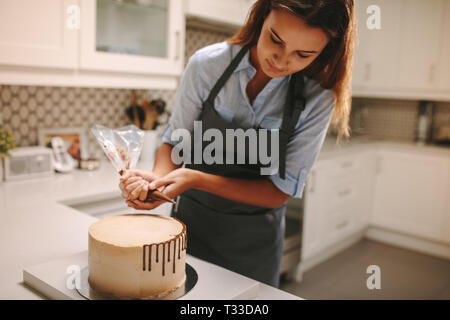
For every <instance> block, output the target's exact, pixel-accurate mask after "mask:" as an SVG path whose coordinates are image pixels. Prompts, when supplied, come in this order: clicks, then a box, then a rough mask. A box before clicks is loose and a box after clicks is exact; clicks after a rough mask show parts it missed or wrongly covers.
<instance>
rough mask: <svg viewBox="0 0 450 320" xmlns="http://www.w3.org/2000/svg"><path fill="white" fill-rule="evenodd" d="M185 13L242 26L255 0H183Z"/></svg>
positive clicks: (214, 21) (211, 20) (215, 21)
mask: <svg viewBox="0 0 450 320" xmlns="http://www.w3.org/2000/svg"><path fill="white" fill-rule="evenodd" d="M185 1H186V8H185V9H186V11H185V12H186V15H187V16H188V17H195V18H200V19H203V20H206V21H209V22H213V23H219V24H226V25H230V26H242V25H243V24H244V22H245V19H246V17H247V14H248V12H249V10H250V8H251V6H252V5H253V4H254V3H255V2H256V0H226V1H224V0H185Z"/></svg>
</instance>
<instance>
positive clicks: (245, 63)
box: [233, 45, 291, 85]
mask: <svg viewBox="0 0 450 320" xmlns="http://www.w3.org/2000/svg"><path fill="white" fill-rule="evenodd" d="M241 48H242V47H241V46H238V45H233V57H235V56H236V55H237V54H238V52H239V50H240V49H241ZM246 69H249V70H252V72H256V69H255V67H253V66H252V64H251V63H250V50H248V51H247V52H246V53H245V55H244V57H242V60H241V61H240V62H239V64H238V65H237V67H236V69H234V71H233V73H234V72H239V71H241V70H246ZM290 79H291V75H288V76H285V77H280V78H272V79H271V80H270V83H273V84H274V85H276V84H278V83H280V82H282V81H283V80H288V81H289V80H290Z"/></svg>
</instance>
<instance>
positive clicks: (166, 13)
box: [80, 0, 185, 75]
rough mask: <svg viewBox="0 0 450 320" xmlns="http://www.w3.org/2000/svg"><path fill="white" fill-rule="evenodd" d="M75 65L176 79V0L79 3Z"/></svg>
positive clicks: (179, 43)
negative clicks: (78, 59)
mask: <svg viewBox="0 0 450 320" xmlns="http://www.w3.org/2000/svg"><path fill="white" fill-rule="evenodd" d="M81 17H82V18H81V25H82V28H81V38H80V39H81V48H80V54H81V57H80V67H81V69H87V70H100V71H113V72H122V73H137V74H161V75H180V74H181V73H182V70H183V57H184V54H183V52H184V32H185V31H184V29H185V28H184V22H183V7H182V2H181V1H179V0H153V1H147V0H136V1H135V2H123V3H120V2H117V1H111V0H96V1H93V0H81Z"/></svg>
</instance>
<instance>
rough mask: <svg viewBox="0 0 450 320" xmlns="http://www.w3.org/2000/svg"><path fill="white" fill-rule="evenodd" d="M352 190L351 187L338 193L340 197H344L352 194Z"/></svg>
mask: <svg viewBox="0 0 450 320" xmlns="http://www.w3.org/2000/svg"><path fill="white" fill-rule="evenodd" d="M351 192H352V190H351V189H346V190H343V191H340V192H339V193H338V195H339V197H344V196H346V195H348V194H350V193H351Z"/></svg>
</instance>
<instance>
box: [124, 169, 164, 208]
mask: <svg viewBox="0 0 450 320" xmlns="http://www.w3.org/2000/svg"><path fill="white" fill-rule="evenodd" d="M158 178H159V177H158V176H157V175H156V174H154V173H153V172H151V171H144V170H127V171H125V172H124V174H123V175H122V176H121V177H120V184H119V188H120V190H122V198H124V199H127V200H136V199H139V200H141V201H145V199H147V194H148V184H149V183H150V182H152V181H154V180H156V179H158Z"/></svg>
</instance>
